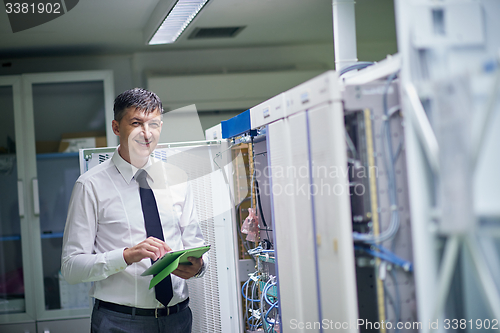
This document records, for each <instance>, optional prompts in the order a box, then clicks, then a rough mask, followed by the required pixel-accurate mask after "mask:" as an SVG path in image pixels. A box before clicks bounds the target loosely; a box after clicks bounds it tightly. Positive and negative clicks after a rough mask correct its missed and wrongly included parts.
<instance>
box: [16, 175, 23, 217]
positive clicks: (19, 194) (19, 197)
mask: <svg viewBox="0 0 500 333" xmlns="http://www.w3.org/2000/svg"><path fill="white" fill-rule="evenodd" d="M23 185H24V184H23V181H22V180H18V181H17V201H18V206H19V217H24V186H23Z"/></svg>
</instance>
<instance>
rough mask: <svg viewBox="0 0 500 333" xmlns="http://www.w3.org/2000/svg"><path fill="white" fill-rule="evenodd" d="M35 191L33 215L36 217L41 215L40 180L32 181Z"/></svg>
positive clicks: (34, 179)
mask: <svg viewBox="0 0 500 333" xmlns="http://www.w3.org/2000/svg"><path fill="white" fill-rule="evenodd" d="M32 185H33V186H32V189H33V213H34V214H35V215H37V216H38V215H40V197H39V195H38V179H37V178H33V180H32Z"/></svg>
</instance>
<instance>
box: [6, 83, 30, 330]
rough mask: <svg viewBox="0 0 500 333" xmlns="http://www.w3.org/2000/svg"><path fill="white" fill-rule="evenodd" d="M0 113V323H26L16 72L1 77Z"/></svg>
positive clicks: (25, 229) (24, 189) (25, 210)
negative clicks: (13, 75) (14, 75)
mask: <svg viewBox="0 0 500 333" xmlns="http://www.w3.org/2000/svg"><path fill="white" fill-rule="evenodd" d="M0 114H1V116H2V121H0V324H4V323H12V322H18V323H20V322H24V323H29V322H34V319H35V308H34V301H33V300H34V294H33V279H32V274H31V273H32V272H31V270H30V268H31V267H32V265H31V263H32V261H31V256H30V253H31V250H32V249H31V247H30V241H29V240H30V229H29V224H28V223H29V221H28V215H29V212H30V207H28V205H27V200H26V197H27V195H28V194H29V192H30V185H29V182H27V181H26V177H25V165H26V154H25V152H26V151H25V149H24V144H25V141H26V137H25V136H24V133H23V132H24V131H23V128H22V124H23V118H22V99H21V78H20V77H19V76H17V77H0ZM33 325H34V323H33ZM2 327H3V328H2ZM23 327H24V326H23ZM4 329H6V327H4V325H2V326H0V331H3V330H4Z"/></svg>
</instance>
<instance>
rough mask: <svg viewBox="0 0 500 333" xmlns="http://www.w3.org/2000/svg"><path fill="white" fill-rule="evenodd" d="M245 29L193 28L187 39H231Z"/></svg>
mask: <svg viewBox="0 0 500 333" xmlns="http://www.w3.org/2000/svg"><path fill="white" fill-rule="evenodd" d="M244 28H245V27H223V28H222V27H219V28H195V29H194V30H193V32H192V33H191V35H189V37H188V39H207V38H232V37H235V36H236V35H237V34H239V33H240V32H241V30H243V29H244Z"/></svg>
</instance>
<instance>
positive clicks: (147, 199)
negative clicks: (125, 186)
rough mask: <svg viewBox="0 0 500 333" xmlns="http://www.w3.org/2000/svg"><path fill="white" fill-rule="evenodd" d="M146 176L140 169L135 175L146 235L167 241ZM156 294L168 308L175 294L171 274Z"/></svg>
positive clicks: (163, 281)
mask: <svg viewBox="0 0 500 333" xmlns="http://www.w3.org/2000/svg"><path fill="white" fill-rule="evenodd" d="M146 176H147V172H146V171H144V170H142V169H139V171H137V173H136V175H135V179H136V181H137V182H138V183H139V194H140V196H141V206H142V214H143V215H144V224H145V226H146V233H147V235H148V237H150V236H153V237H156V238H158V239H161V240H162V241H165V239H164V238H163V230H162V228H161V221H160V215H159V213H158V207H157V206H156V200H155V196H154V194H153V190H152V189H151V188H150V187H149V185H148V181H147V179H146ZM151 262H153V260H151ZM155 292H156V299H157V300H158V301H160V302H161V304H163V305H164V306H168V303H169V302H170V300H171V299H172V296H173V294H174V293H173V290H172V278H171V277H170V274H169V275H168V276H167V277H166V278H165V279H163V280H162V281H161V282H160V283H158V284H157V285H156V286H155Z"/></svg>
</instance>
